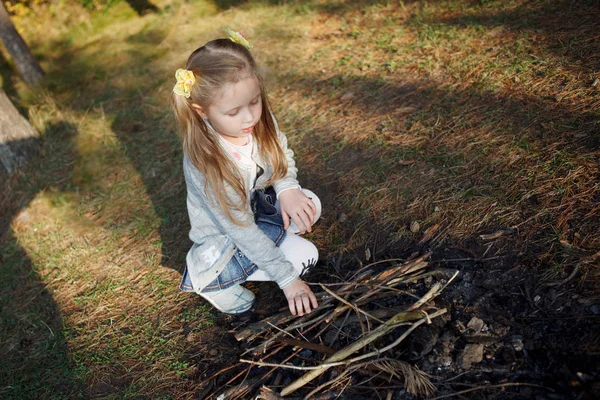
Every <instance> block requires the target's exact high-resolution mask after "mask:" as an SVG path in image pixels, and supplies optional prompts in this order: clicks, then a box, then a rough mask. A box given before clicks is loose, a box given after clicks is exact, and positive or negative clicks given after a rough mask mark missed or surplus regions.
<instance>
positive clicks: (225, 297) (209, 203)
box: [172, 30, 321, 315]
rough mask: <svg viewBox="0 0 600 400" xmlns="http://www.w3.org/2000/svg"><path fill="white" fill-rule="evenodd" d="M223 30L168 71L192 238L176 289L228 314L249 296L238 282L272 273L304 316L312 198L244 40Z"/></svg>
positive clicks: (310, 304) (315, 204)
mask: <svg viewBox="0 0 600 400" xmlns="http://www.w3.org/2000/svg"><path fill="white" fill-rule="evenodd" d="M228 33H229V34H230V38H229V39H217V40H213V41H211V42H209V43H207V44H206V45H204V46H202V47H200V48H199V49H197V50H195V51H194V52H193V53H192V54H191V55H190V57H189V59H188V62H187V66H186V69H179V70H177V72H176V78H177V84H176V85H175V87H174V88H173V94H172V104H173V109H174V111H175V116H176V118H177V121H178V122H179V128H180V129H179V131H180V134H181V137H182V140H183V150H184V159H183V171H184V174H185V181H186V185H187V207H188V213H189V217H190V223H191V231H190V239H191V240H192V241H193V242H194V243H193V245H192V248H191V249H190V251H189V252H188V254H187V258H186V264H187V266H186V269H185V271H184V274H183V279H182V282H181V285H180V289H181V290H184V291H194V292H196V293H198V294H199V295H200V296H202V297H203V298H204V299H206V300H207V301H209V302H210V303H211V304H212V305H213V306H215V307H216V308H217V309H219V310H220V311H222V312H224V313H229V314H237V313H241V312H244V311H247V310H249V309H250V307H252V304H253V303H254V294H253V293H252V292H251V291H249V290H248V289H246V288H244V287H242V286H241V285H240V284H241V283H243V282H245V281H247V280H272V281H275V282H276V283H277V284H278V285H279V287H280V288H281V289H282V290H283V292H284V294H285V297H286V298H287V301H288V305H289V308H290V311H291V313H292V314H294V315H296V314H297V315H303V314H304V313H309V312H311V310H312V309H313V308H315V307H317V299H316V297H315V295H314V294H313V292H312V291H311V290H310V288H309V287H308V285H306V283H304V282H303V281H302V280H301V279H300V278H299V277H300V275H301V273H302V272H303V270H304V269H306V268H307V267H309V266H310V265H313V264H314V263H316V261H317V258H318V252H317V249H316V247H315V246H314V245H313V244H312V243H310V242H309V241H307V240H306V239H303V238H301V237H300V236H297V235H296V234H297V233H304V232H307V231H308V232H310V231H311V227H312V225H313V224H314V223H315V222H316V220H317V219H318V218H319V216H320V213H321V211H320V202H319V200H318V198H317V197H316V196H315V195H314V193H312V192H310V191H307V190H304V189H301V188H300V185H299V184H298V181H297V180H296V173H297V169H296V167H295V162H294V159H293V155H294V153H293V152H292V151H291V150H290V149H288V147H287V139H286V136H285V135H284V134H283V133H282V132H280V131H279V128H278V126H277V122H276V121H275V118H274V117H273V115H272V114H271V112H270V110H269V104H268V100H267V95H266V92H265V88H264V86H263V82H262V80H261V78H260V76H259V75H258V73H257V67H256V63H255V61H254V59H253V57H252V54H251V53H250V51H249V49H250V48H251V47H252V46H251V45H250V44H249V43H248V41H246V40H245V39H244V38H243V37H242V36H241V34H239V33H237V32H233V31H230V30H228Z"/></svg>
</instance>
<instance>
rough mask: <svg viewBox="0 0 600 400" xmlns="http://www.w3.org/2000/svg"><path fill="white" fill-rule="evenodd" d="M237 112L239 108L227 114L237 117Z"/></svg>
mask: <svg viewBox="0 0 600 400" xmlns="http://www.w3.org/2000/svg"><path fill="white" fill-rule="evenodd" d="M237 113H238V112H237V110H236V111H233V112H230V113H229V114H227V115H229V116H230V117H235V116H236V115H237Z"/></svg>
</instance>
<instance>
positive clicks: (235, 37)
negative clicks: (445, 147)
mask: <svg viewBox="0 0 600 400" xmlns="http://www.w3.org/2000/svg"><path fill="white" fill-rule="evenodd" d="M225 32H227V34H228V35H229V40H231V41H232V42H235V43H237V44H241V45H242V46H244V47H245V48H246V49H248V50H250V49H251V48H253V47H254V46H252V44H250V42H249V41H247V40H246V38H245V37H244V35H242V34H241V33H239V32H236V31H233V30H231V29H229V28H225Z"/></svg>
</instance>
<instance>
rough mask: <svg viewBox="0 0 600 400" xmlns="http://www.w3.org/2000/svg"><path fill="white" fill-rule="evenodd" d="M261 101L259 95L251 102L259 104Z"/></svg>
mask: <svg viewBox="0 0 600 400" xmlns="http://www.w3.org/2000/svg"><path fill="white" fill-rule="evenodd" d="M259 101H260V97H257V98H256V99H254V100H252V101H251V102H250V104H252V105H255V104H258V102H259Z"/></svg>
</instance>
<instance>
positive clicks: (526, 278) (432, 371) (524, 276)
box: [200, 242, 600, 400]
mask: <svg viewBox="0 0 600 400" xmlns="http://www.w3.org/2000/svg"><path fill="white" fill-rule="evenodd" d="M478 245H479V244H478V243H475V242H473V243H470V244H469V245H468V246H466V248H468V249H469V250H466V249H465V248H444V249H439V250H436V251H434V252H433V254H432V256H431V258H430V270H438V271H439V272H440V274H441V275H444V274H446V275H447V276H450V275H451V272H453V271H455V270H458V271H459V275H458V276H457V278H456V279H455V280H454V281H453V282H452V283H451V284H450V285H449V286H448V287H447V288H446V289H445V290H444V292H442V295H441V296H440V297H439V298H438V299H436V306H438V307H445V308H447V309H448V310H449V312H448V313H447V314H446V315H444V316H443V317H439V318H437V319H435V320H434V321H433V323H432V324H430V325H423V326H421V327H419V328H418V329H417V330H416V331H414V332H413V333H412V334H411V335H410V336H409V337H408V339H407V340H406V341H405V342H404V343H403V345H402V347H400V348H398V349H397V350H396V351H395V353H394V354H393V356H394V357H396V358H398V359H401V360H404V361H407V362H409V363H411V364H413V365H416V366H418V367H419V368H420V369H421V370H423V371H425V372H426V373H428V374H429V375H430V376H431V377H432V378H431V380H432V382H433V383H434V385H435V386H436V393H435V394H434V395H433V396H431V397H429V398H449V399H524V398H525V399H536V400H545V399H551V400H558V399H561V400H562V399H565V400H566V399H578V400H582V399H596V398H598V396H599V394H600V362H599V361H600V329H599V328H600V299H599V298H598V297H593V296H591V295H590V293H597V291H594V290H590V288H589V287H588V285H589V284H588V283H586V282H587V281H590V280H589V279H588V280H587V281H584V282H583V284H582V283H581V282H580V281H581V280H580V279H578V276H579V274H576V275H574V276H573V277H571V278H570V279H565V277H566V276H568V275H566V274H563V276H561V275H560V274H557V276H555V279H556V281H549V280H548V279H547V278H546V279H545V280H542V279H541V278H540V274H539V273H538V271H539V266H538V265H535V262H533V261H532V260H529V259H527V257H525V256H523V255H520V254H517V253H514V254H513V253H511V252H510V251H504V252H502V253H500V254H499V253H494V252H493V251H491V252H490V251H488V253H490V254H497V255H495V256H493V257H488V258H481V259H479V260H477V259H476V257H475V254H482V253H483V251H482V252H479V249H478V248H477V246H478ZM473 249H475V250H473ZM498 254H499V255H498ZM330 261H331V260H330ZM565 272H568V271H565ZM580 272H581V271H580ZM432 281H433V279H425V281H424V282H419V283H416V284H414V285H413V287H412V288H410V290H414V292H415V293H423V292H424V291H426V290H427V289H428V288H429V287H430V286H431V285H432V284H433V282H432ZM254 289H260V290H258V293H259V294H258V297H257V304H256V306H255V313H249V314H248V315H245V316H239V317H230V316H221V317H219V318H218V319H217V325H218V326H220V327H221V328H224V329H226V330H229V331H230V335H231V336H229V337H228V338H227V339H226V340H225V343H226V345H227V346H228V349H227V351H226V352H225V353H224V357H223V358H221V357H215V361H216V362H215V364H213V365H214V366H215V371H214V372H216V371H219V370H220V369H221V368H224V367H226V366H228V365H231V364H232V363H234V362H235V361H234V360H235V359H236V355H235V354H234V353H236V351H237V353H238V355H241V353H242V352H243V347H244V344H243V343H237V342H236V341H235V339H234V338H233V333H232V332H234V331H235V330H236V329H239V327H241V326H245V325H246V324H248V323H250V322H252V321H255V320H257V319H260V318H262V317H263V316H266V315H270V314H272V313H275V312H277V311H278V310H279V307H278V306H280V305H282V304H285V303H284V299H283V296H280V293H278V292H279V291H277V290H272V288H271V290H269V287H260V288H254ZM280 297H281V298H280ZM215 354H216V352H215ZM237 359H239V357H237ZM210 375H211V374H210V373H208V374H205V375H204V376H205V377H207V376H210ZM233 376H234V374H233V373H231V374H227V373H225V374H222V375H221V376H220V377H219V378H217V379H214V380H212V381H211V382H210V387H205V390H203V391H202V393H200V397H201V398H202V396H206V395H207V394H209V393H215V391H214V388H215V387H219V386H220V385H223V384H225V383H226V382H227V381H228V380H229V379H231V378H232V377H233ZM211 388H212V389H213V390H211ZM374 393H375V394H374ZM388 393H393V394H392V397H391V398H393V399H415V398H417V397H414V396H412V395H410V394H408V393H407V392H406V390H404V389H393V391H391V392H390V391H389V390H388V389H383V390H381V391H375V392H371V393H361V392H358V391H353V390H352V389H351V388H346V389H345V390H344V391H341V392H337V393H333V394H332V395H335V396H339V397H337V398H340V399H372V398H376V397H373V396H374V395H377V396H379V397H380V398H386V395H388ZM387 398H390V397H387Z"/></svg>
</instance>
